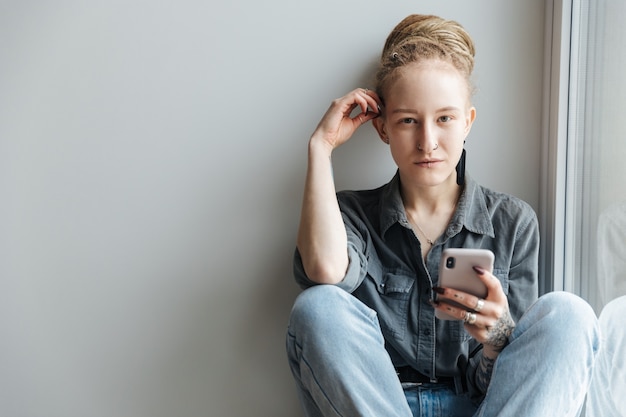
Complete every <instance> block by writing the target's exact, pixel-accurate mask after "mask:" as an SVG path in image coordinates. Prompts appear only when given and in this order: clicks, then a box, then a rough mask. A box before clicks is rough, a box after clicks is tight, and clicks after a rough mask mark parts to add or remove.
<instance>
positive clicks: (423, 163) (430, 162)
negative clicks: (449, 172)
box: [415, 159, 442, 168]
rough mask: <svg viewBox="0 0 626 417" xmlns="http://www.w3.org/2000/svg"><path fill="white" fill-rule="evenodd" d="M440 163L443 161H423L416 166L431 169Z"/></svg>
mask: <svg viewBox="0 0 626 417" xmlns="http://www.w3.org/2000/svg"><path fill="white" fill-rule="evenodd" d="M440 162H442V160H441V159H425V160H423V161H419V162H416V163H415V164H416V165H419V166H422V167H426V168H431V167H432V166H433V165H436V164H438V163H440Z"/></svg>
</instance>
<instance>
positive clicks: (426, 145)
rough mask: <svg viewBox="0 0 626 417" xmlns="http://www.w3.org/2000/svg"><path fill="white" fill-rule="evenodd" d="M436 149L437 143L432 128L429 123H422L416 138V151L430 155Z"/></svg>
mask: <svg viewBox="0 0 626 417" xmlns="http://www.w3.org/2000/svg"><path fill="white" fill-rule="evenodd" d="M437 148H439V143H438V142H437V138H436V135H435V129H434V126H432V124H430V123H422V124H421V126H420V129H419V132H418V137H417V149H418V150H419V151H422V152H425V153H430V152H432V151H434V150H435V149H437Z"/></svg>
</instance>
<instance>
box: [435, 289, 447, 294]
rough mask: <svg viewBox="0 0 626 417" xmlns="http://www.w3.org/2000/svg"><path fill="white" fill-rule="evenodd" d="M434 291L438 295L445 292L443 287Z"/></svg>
mask: <svg viewBox="0 0 626 417" xmlns="http://www.w3.org/2000/svg"><path fill="white" fill-rule="evenodd" d="M433 291H434V292H436V293H437V294H443V293H444V292H445V290H444V289H443V288H441V287H433Z"/></svg>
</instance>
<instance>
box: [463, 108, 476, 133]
mask: <svg viewBox="0 0 626 417" xmlns="http://www.w3.org/2000/svg"><path fill="white" fill-rule="evenodd" d="M474 120H476V108H475V107H470V108H469V110H468V111H467V116H466V117H465V136H466V137H467V135H469V132H470V130H472V125H473V124H474Z"/></svg>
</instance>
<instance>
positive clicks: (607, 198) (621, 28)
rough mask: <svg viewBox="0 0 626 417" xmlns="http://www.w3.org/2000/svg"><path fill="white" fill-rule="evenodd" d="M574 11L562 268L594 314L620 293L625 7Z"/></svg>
mask: <svg viewBox="0 0 626 417" xmlns="http://www.w3.org/2000/svg"><path fill="white" fill-rule="evenodd" d="M579 6H580V7H579V8H575V9H576V10H575V12H574V24H573V43H572V44H573V45H574V48H573V51H572V57H573V58H572V59H573V62H572V69H573V72H572V74H574V76H573V77H572V79H571V81H572V83H573V85H572V86H571V91H574V92H575V93H574V94H573V97H574V103H570V104H571V107H570V108H571V110H572V111H571V112H570V115H571V116H570V124H569V126H570V136H569V137H570V140H569V141H568V142H569V145H568V147H569V149H568V162H567V163H568V182H570V187H569V188H568V192H569V193H570V197H569V198H568V200H567V201H568V207H567V216H568V222H567V224H568V227H567V232H566V233H567V235H566V246H568V245H569V250H566V253H568V254H569V257H570V258H571V259H567V260H566V264H567V265H569V266H570V271H571V273H572V274H574V276H575V277H576V279H575V280H574V282H575V283H576V285H577V286H578V287H579V288H575V289H574V290H575V291H576V292H579V293H580V294H581V295H582V296H583V297H584V298H586V299H587V300H588V301H589V302H590V303H591V304H592V306H593V307H594V309H595V310H596V312H598V313H599V312H600V310H601V309H602V307H603V306H604V305H606V303H607V302H609V301H610V300H612V299H614V298H617V297H618V296H621V295H625V294H626V128H625V127H626V77H625V76H624V68H626V25H624V22H626V20H625V16H626V2H624V1H621V0H605V1H584V2H580V3H579ZM576 23H578V24H576ZM576 45H577V47H576Z"/></svg>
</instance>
